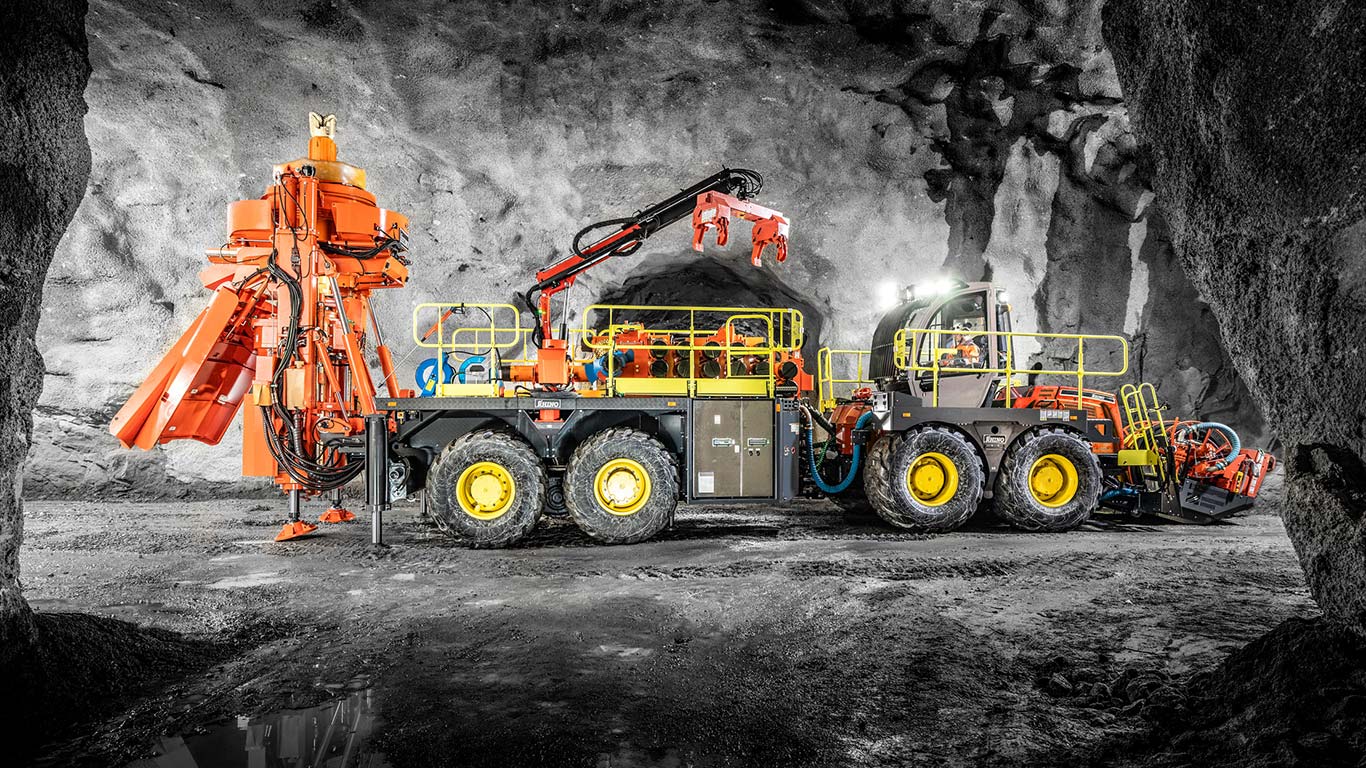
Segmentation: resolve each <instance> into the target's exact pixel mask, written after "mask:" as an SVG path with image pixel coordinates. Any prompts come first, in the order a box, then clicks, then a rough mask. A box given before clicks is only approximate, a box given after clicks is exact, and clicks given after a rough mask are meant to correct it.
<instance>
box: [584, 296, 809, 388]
mask: <svg viewBox="0 0 1366 768" xmlns="http://www.w3.org/2000/svg"><path fill="white" fill-rule="evenodd" d="M595 312H606V313H607V327H606V330H605V331H600V330H597V329H594V328H589V327H587V325H586V324H585V326H584V327H582V328H578V329H575V331H576V332H577V333H579V334H580V335H581V338H582V339H583V343H584V346H585V347H587V348H589V349H591V350H593V351H594V352H597V353H601V354H604V355H606V356H608V357H609V359H615V356H616V353H617V352H618V351H623V350H638V351H646V352H653V353H656V354H657V353H660V352H663V353H665V354H669V353H672V354H673V355H674V357H675V358H676V359H679V358H681V359H684V360H686V361H687V376H669V377H662V378H661V379H651V381H653V382H654V384H653V385H649V386H654V387H656V388H669V387H671V388H674V389H680V390H684V391H685V392H686V393H687V394H698V393H701V392H703V391H706V392H708V393H710V394H723V393H726V392H727V389H728V387H729V390H730V391H729V393H731V394H739V395H743V394H750V395H756V396H757V395H760V394H762V395H763V396H766V397H771V396H772V395H773V392H774V391H775V386H776V380H777V377H776V369H777V360H776V359H775V358H776V357H777V356H779V355H782V354H791V353H794V352H797V351H798V350H800V349H801V345H802V342H803V318H802V314H801V312H800V311H798V310H795V309H790V308H786V307H771V308H770V307H762V308H755V307H706V306H647V305H621V304H594V305H591V306H589V307H586V308H585V309H584V312H583V317H584V318H585V320H586V319H587V318H589V317H591V316H592V315H593V314H594V313H595ZM623 312H651V313H666V314H667V313H675V314H678V315H684V314H686V317H687V327H681V326H682V322H681V318H680V322H679V323H676V324H672V327H648V326H646V325H645V324H643V323H638V322H627V321H617V320H616V316H617V315H618V314H619V313H623ZM699 315H701V316H708V315H710V316H724V321H723V322H722V323H720V325H719V326H718V325H715V324H713V323H708V324H706V325H703V326H702V327H699V320H698V318H699ZM745 321H750V322H757V323H759V324H760V325H762V327H763V334H762V337H761V338H762V340H761V341H760V343H758V344H745V343H737V338H736V337H737V336H739V335H740V333H739V332H738V331H737V330H736V326H737V325H739V324H741V323H743V322H745ZM626 334H633V335H638V336H640V337H641V338H642V340H639V341H636V340H629V339H628V340H623V339H622V338H621V337H622V336H624V335H626ZM752 336H753V334H751V337H752ZM662 339H668V341H663V340H662ZM709 351H715V352H716V353H717V358H716V359H717V360H718V361H720V364H721V365H722V368H721V370H720V371H719V372H718V375H717V376H714V377H704V376H699V375H698V365H699V362H698V358H699V357H700V356H699V355H698V354H696V353H698V352H709ZM751 356H754V357H760V358H764V360H765V362H764V364H763V366H762V368H761V369H760V370H759V371H758V372H755V373H750V372H748V371H746V372H743V373H735V372H734V371H733V370H732V368H731V361H732V359H733V358H735V357H751ZM617 371H618V366H616V365H609V366H608V367H607V381H606V386H607V390H608V393H609V394H614V395H615V394H618V393H620V392H621V390H622V385H621V384H620V381H622V380H627V379H629V380H630V381H631V382H632V383H633V384H634V385H635V387H636V388H640V387H642V386H647V385H642V384H641V383H640V381H641V380H638V379H636V378H634V377H623V376H618V375H617ZM736 380H739V381H740V382H743V383H740V384H737V385H733V386H732V385H727V384H725V381H736Z"/></svg>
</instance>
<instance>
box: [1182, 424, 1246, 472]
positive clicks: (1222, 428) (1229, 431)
mask: <svg viewBox="0 0 1366 768" xmlns="http://www.w3.org/2000/svg"><path fill="white" fill-rule="evenodd" d="M1200 429H1213V430H1215V431H1218V432H1223V433H1224V435H1225V436H1226V437H1227V438H1228V445H1229V451H1228V455H1227V456H1225V457H1224V458H1223V459H1222V460H1220V461H1219V463H1217V464H1215V465H1214V467H1213V468H1214V469H1216V470H1219V469H1223V468H1224V467H1227V466H1228V465H1229V464H1232V463H1233V459H1234V457H1235V456H1237V455H1238V452H1239V451H1241V450H1243V443H1242V441H1241V440H1239V439H1238V433H1237V432H1234V431H1233V427H1230V426H1229V425H1227V424H1220V423H1219V422H1217V421H1202V422H1200V423H1199V424H1191V425H1187V426H1183V427H1181V434H1182V435H1183V436H1184V435H1185V434H1186V433H1187V432H1194V431H1196V430H1200Z"/></svg>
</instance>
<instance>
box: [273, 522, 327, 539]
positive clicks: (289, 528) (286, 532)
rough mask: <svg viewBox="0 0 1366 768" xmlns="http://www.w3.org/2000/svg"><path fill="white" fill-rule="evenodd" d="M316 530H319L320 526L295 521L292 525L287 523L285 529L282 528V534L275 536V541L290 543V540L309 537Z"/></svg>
mask: <svg viewBox="0 0 1366 768" xmlns="http://www.w3.org/2000/svg"><path fill="white" fill-rule="evenodd" d="M316 530H318V526H316V525H313V524H312V523H305V522H304V521H302V520H295V521H294V522H292V523H285V527H283V528H281V529H280V532H279V533H277V534H275V540H276V541H289V540H290V539H297V538H299V537H300V536H307V535H308V534H310V533H313V532H314V531H316Z"/></svg>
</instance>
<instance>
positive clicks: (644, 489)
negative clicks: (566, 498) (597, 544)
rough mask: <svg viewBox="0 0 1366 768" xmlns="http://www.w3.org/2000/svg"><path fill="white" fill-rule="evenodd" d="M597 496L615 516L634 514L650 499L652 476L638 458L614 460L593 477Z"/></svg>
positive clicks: (602, 505) (595, 495)
mask: <svg viewBox="0 0 1366 768" xmlns="http://www.w3.org/2000/svg"><path fill="white" fill-rule="evenodd" d="M593 496H594V497H596V498H597V500H598V504H599V505H600V506H601V507H602V508H603V509H605V510H607V511H608V512H609V513H611V514H613V515H617V516H618V517H628V516H630V515H634V514H635V513H637V512H639V511H640V508H641V507H643V506H645V502H647V501H649V500H650V475H649V473H648V472H646V471H645V467H643V466H641V464H640V462H638V461H636V460H634V459H612V460H611V461H609V462H607V463H606V464H603V465H602V469H599V470H598V474H597V477H595V478H593Z"/></svg>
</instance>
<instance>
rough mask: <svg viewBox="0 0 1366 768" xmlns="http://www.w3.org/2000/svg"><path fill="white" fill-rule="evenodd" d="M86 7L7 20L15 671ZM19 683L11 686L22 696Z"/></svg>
mask: <svg viewBox="0 0 1366 768" xmlns="http://www.w3.org/2000/svg"><path fill="white" fill-rule="evenodd" d="M84 15H85V9H84V7H83V3H77V2H63V1H61V0H53V1H52V2H36V1H35V2H33V3H30V4H28V5H26V6H25V7H24V8H23V9H22V10H21V9H18V8H15V7H8V8H7V9H6V10H5V11H4V12H3V13H0V136H3V137H4V140H3V141H0V241H3V242H4V244H5V245H4V247H3V248H0V361H3V363H2V364H0V670H6V671H7V672H11V673H12V672H15V671H16V670H17V669H19V668H18V667H15V666H11V663H12V662H13V661H14V657H15V655H16V654H20V653H23V652H24V651H25V650H26V649H27V645H28V644H27V643H25V642H23V641H24V640H26V639H28V638H29V637H30V636H31V633H32V631H33V627H32V624H31V622H30V621H29V613H28V606H27V604H26V603H25V602H24V599H23V596H22V594H21V589H22V584H21V582H20V579H19V544H20V542H21V541H22V540H23V535H24V518H23V502H22V500H21V495H22V490H23V481H22V477H21V469H22V465H23V462H24V458H25V455H26V454H27V453H28V451H29V444H30V442H31V441H32V440H33V438H34V432H33V419H32V411H33V405H34V401H36V400H37V399H38V392H39V390H40V389H41V388H42V386H43V361H42V358H41V357H40V356H39V354H38V348H37V347H36V346H35V345H34V334H35V332H36V330H37V327H38V315H39V311H38V308H39V304H40V302H41V301H42V297H43V278H44V277H45V276H46V274H47V270H48V263H49V262H50V261H51V260H52V254H53V251H54V250H55V249H56V247H57V242H58V240H59V239H60V238H61V236H62V232H63V231H64V230H65V229H66V226H67V223H68V222H70V221H71V217H72V214H73V213H74V212H75V210H76V205H77V203H78V202H79V201H80V199H81V194H82V192H83V191H84V189H85V184H86V179H87V178H88V175H89V173H90V147H89V145H88V144H87V143H86V140H85V134H84V133H83V132H82V126H81V117H82V116H83V115H84V114H85V102H84V101H83V100H82V98H81V92H82V90H84V88H85V81H86V77H87V76H88V75H89V73H90V69H89V65H88V64H87V62H86V48H85V35H84V34H83V33H82V29H81V25H82V23H83V18H84ZM20 682H21V681H19V680H15V679H9V680H7V684H13V685H15V686H16V688H14V690H18V691H23V690H24V689H23V688H22V687H20V686H19V683H20Z"/></svg>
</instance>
